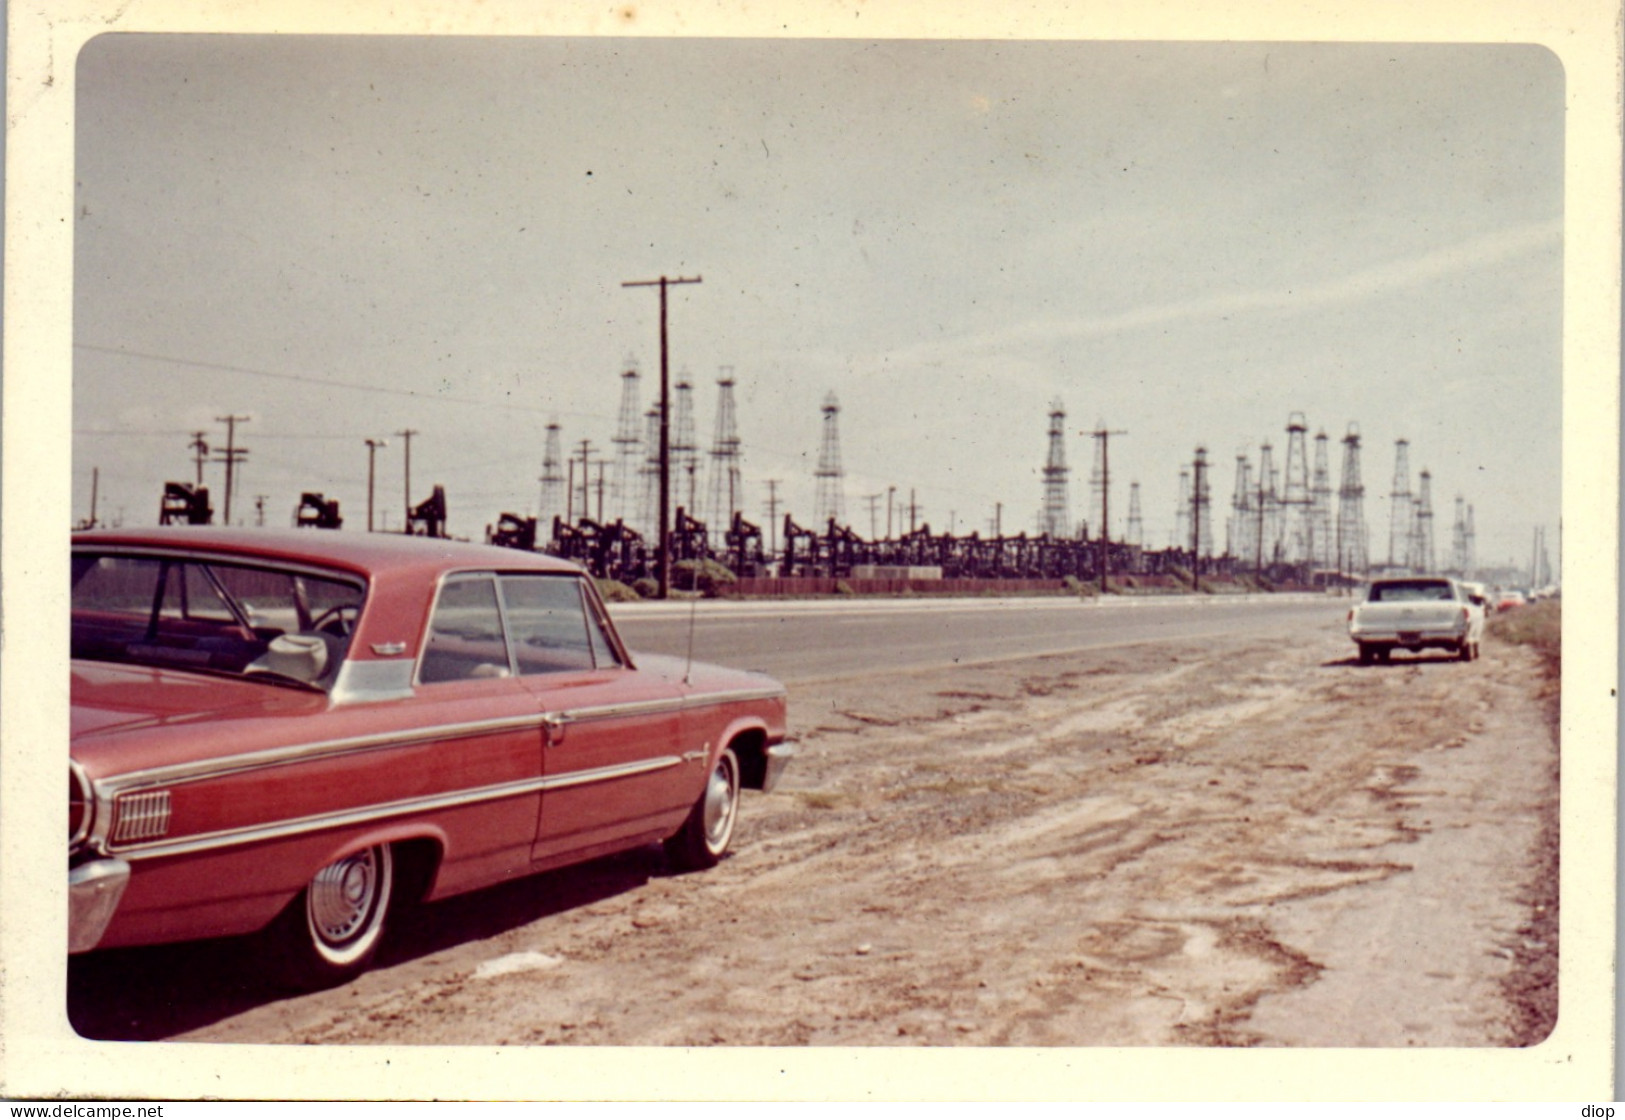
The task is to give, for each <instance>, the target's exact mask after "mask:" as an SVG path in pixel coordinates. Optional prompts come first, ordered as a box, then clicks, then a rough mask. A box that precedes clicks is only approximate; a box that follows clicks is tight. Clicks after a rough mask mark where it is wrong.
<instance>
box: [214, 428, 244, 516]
mask: <svg viewBox="0 0 1625 1120" xmlns="http://www.w3.org/2000/svg"><path fill="white" fill-rule="evenodd" d="M215 419H216V420H217V421H219V422H220V423H222V424H224V425H225V426H226V453H225V457H224V458H223V460H222V461H223V462H224V463H225V464H226V516H225V524H227V525H230V524H231V491H232V487H233V484H234V483H235V481H236V479H235V475H234V473H233V472H234V470H235V468H236V466H237V464H238V463H240V462H242V461H243V460H244V459H246V458H248V448H246V447H238V446H237V423H238V421H241V422H243V423H245V424H246V423H248V421H249V420H250V419H251V418H250V417H247V416H216V417H215Z"/></svg>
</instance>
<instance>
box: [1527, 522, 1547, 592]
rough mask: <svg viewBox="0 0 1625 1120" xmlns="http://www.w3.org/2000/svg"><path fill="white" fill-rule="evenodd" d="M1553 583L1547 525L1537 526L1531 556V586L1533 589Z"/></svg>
mask: <svg viewBox="0 0 1625 1120" xmlns="http://www.w3.org/2000/svg"><path fill="white" fill-rule="evenodd" d="M1551 584H1552V557H1551V553H1550V552H1548V551H1547V550H1546V526H1544V525H1537V526H1535V544H1534V548H1533V550H1532V551H1531V553H1530V557H1529V586H1530V588H1532V589H1536V590H1538V589H1540V588H1543V587H1550V586H1551Z"/></svg>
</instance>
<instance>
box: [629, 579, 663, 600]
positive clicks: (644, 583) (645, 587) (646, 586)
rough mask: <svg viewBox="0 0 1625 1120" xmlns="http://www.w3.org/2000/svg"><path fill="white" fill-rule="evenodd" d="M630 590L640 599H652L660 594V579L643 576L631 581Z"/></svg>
mask: <svg viewBox="0 0 1625 1120" xmlns="http://www.w3.org/2000/svg"><path fill="white" fill-rule="evenodd" d="M632 590H633V591H636V592H637V593H638V598H640V599H653V598H654V597H655V596H656V595H659V594H660V581H659V580H657V579H654V578H652V577H650V576H644V577H643V578H642V579H639V580H634V581H633V583H632Z"/></svg>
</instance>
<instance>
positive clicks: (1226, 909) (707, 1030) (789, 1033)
mask: <svg viewBox="0 0 1625 1120" xmlns="http://www.w3.org/2000/svg"><path fill="white" fill-rule="evenodd" d="M1347 644H1348V643H1347V639H1346V638H1345V637H1344V636H1343V635H1342V633H1341V629H1340V627H1337V626H1335V625H1331V624H1328V625H1327V626H1325V627H1324V628H1321V629H1317V630H1314V631H1311V632H1306V633H1300V634H1295V635H1290V636H1286V637H1277V638H1273V639H1269V640H1264V639H1261V638H1259V637H1257V636H1250V637H1247V636H1244V637H1237V638H1234V639H1232V640H1229V641H1226V642H1222V643H1207V644H1205V645H1195V644H1164V645H1149V646H1145V647H1136V648H1123V647H1117V648H1114V649H1111V650H1107V651H1098V652H1093V653H1079V654H1072V655H1065V656H1059V657H1046V658H1037V659H1033V660H1029V661H1025V662H1002V663H1000V664H997V665H991V666H960V667H957V668H954V669H948V670H932V671H929V672H916V673H909V674H900V675H898V676H894V677H888V678H883V679H880V678H877V679H875V680H871V681H850V680H848V681H839V682H824V683H821V684H809V685H806V686H801V687H798V688H793V689H792V695H791V701H792V707H791V712H792V720H793V731H794V733H795V734H796V736H797V737H798V739H799V740H800V743H799V745H800V751H801V753H800V756H799V757H798V759H797V761H796V764H795V765H794V766H793V767H791V769H790V770H789V772H788V773H787V775H786V778H785V781H784V783H783V784H782V785H781V787H780V789H779V790H777V791H775V792H774V793H772V794H770V795H765V796H762V795H755V796H752V797H749V798H748V799H747V801H746V803H745V806H744V810H743V813H742V816H741V825H740V832H739V834H738V836H737V839H736V844H737V849H736V852H735V854H734V855H732V856H731V857H730V858H729V859H727V860H725V861H724V863H723V864H722V866H721V867H719V868H717V869H715V870H713V871H711V872H708V873H704V874H700V875H690V876H681V877H668V876H665V875H663V874H662V873H661V872H660V870H659V868H658V861H657V860H655V859H654V857H652V856H650V855H649V854H647V853H643V854H638V853H634V854H631V855H629V856H625V857H617V859H618V861H619V862H612V863H611V864H609V865H607V867H606V868H601V869H600V870H599V871H598V872H592V871H590V870H589V871H587V872H581V873H578V874H579V875H588V876H590V875H591V874H595V873H596V874H604V875H611V874H612V873H613V874H614V875H622V876H624V877H625V878H626V879H627V880H628V881H629V882H630V883H631V885H630V886H628V887H626V888H625V889H619V890H612V891H608V892H606V893H604V894H603V896H602V897H597V898H595V899H594V900H592V901H590V902H588V903H586V904H584V905H579V906H571V907H565V908H563V909H559V910H557V911H551V912H548V913H546V914H544V916H542V917H541V918H539V919H537V920H535V921H531V922H528V923H525V924H522V925H518V926H516V927H514V928H511V929H508V930H505V931H503V932H501V933H499V934H497V935H496V936H493V937H491V938H489V939H486V940H484V941H475V942H468V943H457V944H453V945H451V946H449V947H447V948H446V949H444V950H443V951H441V952H439V953H436V954H435V955H434V956H433V957H432V958H426V959H414V960H409V961H404V962H402V963H400V964H398V965H396V966H395V967H392V968H386V969H383V970H380V971H379V972H378V973H374V974H369V975H368V976H366V977H363V978H362V979H361V980H360V981H358V982H357V983H356V984H354V985H351V986H350V987H349V988H347V989H345V990H342V991H340V992H335V993H325V994H320V995H315V996H307V997H301V999H299V1000H294V1001H287V1002H286V1003H285V1004H282V1005H278V1008H279V1009H278V1011H277V1012H276V1013H275V1014H272V1013H271V1010H270V1009H269V1008H259V1009H255V1010H254V1011H251V1012H250V1013H248V1014H246V1015H243V1016H239V1017H238V1018H237V1019H234V1020H231V1021H229V1022H226V1023H221V1024H216V1025H215V1026H214V1027H211V1028H206V1029H204V1030H202V1031H199V1032H194V1036H195V1037H199V1038H203V1037H214V1038H231V1039H233V1040H239V1041H240V1040H246V1039H248V1038H261V1039H266V1040H272V1039H282V1040H288V1039H297V1040H299V1041H312V1042H314V1041H325V1042H333V1041H342V1042H458V1043H465V1044H486V1043H501V1042H510V1043H594V1044H615V1045H643V1044H647V1045H714V1044H749V1045H823V1044H844V1045H962V1044H968V1045H1035V1046H1050V1045H1170V1044H1179V1045H1204V1046H1229V1045H1259V1044H1263V1045H1308V1044H1315V1045H1406V1044H1412V1043H1414V1044H1435V1045H1495V1044H1498V1043H1499V1042H1502V1041H1504V1033H1503V1034H1500V1035H1498V1034H1497V1031H1498V1030H1500V1029H1501V1028H1500V1027H1499V1026H1498V1025H1497V1024H1498V1023H1500V1022H1501V1021H1503V1020H1504V1019H1505V1017H1506V1015H1507V1014H1508V997H1507V996H1506V994H1505V993H1504V992H1503V991H1502V990H1501V988H1500V986H1499V985H1500V984H1501V982H1502V981H1503V980H1504V979H1505V978H1506V976H1507V974H1508V973H1509V971H1510V970H1511V969H1512V967H1513V961H1512V960H1511V959H1508V958H1507V957H1505V956H1502V955H1499V953H1500V951H1501V950H1504V949H1505V947H1506V943H1509V942H1511V941H1514V940H1516V939H1517V938H1518V937H1519V933H1518V930H1519V928H1520V924H1522V923H1524V922H1525V921H1526V919H1527V918H1528V917H1529V914H1528V913H1527V909H1528V908H1527V906H1524V905H1523V904H1521V903H1520V902H1519V901H1518V896H1519V892H1520V884H1521V883H1523V882H1525V881H1527V880H1528V878H1529V876H1530V875H1532V874H1534V873H1535V871H1534V865H1533V864H1532V862H1531V859H1530V855H1529V853H1530V852H1531V851H1532V850H1533V847H1534V843H1535V838H1536V837H1537V836H1538V835H1539V829H1540V822H1541V821H1542V820H1543V819H1544V816H1545V815H1549V814H1550V812H1551V811H1552V810H1553V809H1554V802H1553V797H1554V796H1555V786H1551V787H1550V788H1548V787H1547V786H1546V785H1544V784H1543V783H1544V782H1545V781H1546V777H1547V776H1549V773H1548V771H1547V770H1544V769H1542V767H1543V765H1544V764H1545V762H1549V761H1550V757H1551V754H1552V747H1551V743H1550V737H1549V735H1548V734H1547V733H1546V730H1545V728H1544V727H1543V726H1542V725H1541V722H1540V718H1539V711H1538V706H1535V705H1534V704H1533V702H1532V701H1530V702H1528V703H1520V697H1527V695H1528V694H1529V692H1530V689H1529V688H1528V687H1527V685H1528V683H1529V682H1528V681H1527V674H1528V672H1529V665H1528V664H1526V663H1525V661H1524V660H1523V657H1524V655H1523V653H1522V651H1520V650H1516V649H1511V648H1509V647H1491V646H1486V656H1485V658H1484V660H1483V661H1480V662H1477V663H1473V664H1458V663H1455V662H1446V661H1440V660H1425V661H1416V662H1406V661H1403V660H1396V661H1395V663H1394V664H1393V665H1391V666H1386V667H1371V668H1362V667H1359V666H1356V665H1353V664H1351V663H1350V662H1351V661H1352V659H1351V658H1350V657H1349V651H1348V649H1347V648H1346V647H1347ZM1520 753H1521V754H1522V755H1523V756H1524V762H1523V763H1522V764H1519V763H1517V762H1516V756H1518V755H1519V754H1520ZM1543 775H1544V776H1543ZM1492 834H1493V835H1492ZM640 861H641V862H640ZM556 881H557V880H552V879H551V878H550V877H547V876H544V877H542V878H541V879H539V880H536V881H535V883H536V888H535V889H537V890H541V891H546V890H548V889H549V883H550V882H556ZM1441 903H1442V904H1441ZM1534 940H1536V939H1535V938H1534V937H1525V938H1524V941H1534ZM1447 941H1448V942H1449V944H1445V942H1447ZM1552 951H1553V952H1555V939H1554V944H1553V947H1552ZM515 954H530V955H531V957H529V958H525V959H536V960H541V961H547V962H553V963H550V964H549V965H548V966H547V967H538V968H535V969H533V970H530V971H520V972H515V973H511V974H508V975H504V976H502V977H501V978H500V980H490V979H483V978H476V977H477V972H478V969H479V966H480V964H482V963H484V962H488V961H491V960H493V959H506V958H509V957H513V955H515ZM1514 955H1515V954H1514ZM1407 991H1409V992H1411V993H1413V995H1412V996H1409V997H1407V995H1406V992H1407ZM1351 993H1352V994H1351ZM1396 999H1397V1001H1398V1002H1397V1003H1393V1000H1396ZM1382 1000H1389V1001H1390V1003H1392V1004H1393V1007H1394V1008H1397V1010H1381V1009H1380V1007H1379V1004H1380V1002H1381V1001H1382ZM1429 1001H1431V1002H1429ZM1498 1016H1499V1017H1500V1018H1498Z"/></svg>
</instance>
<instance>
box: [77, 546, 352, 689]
mask: <svg viewBox="0 0 1625 1120" xmlns="http://www.w3.org/2000/svg"><path fill="white" fill-rule="evenodd" d="M72 578H73V592H72V611H73V617H72V636H71V652H72V655H73V656H74V657H76V658H81V659H85V660H92V661H114V662H126V663H130V664H142V665H165V666H171V667H178V668H195V669H208V670H212V671H217V672H228V673H244V672H246V671H249V670H251V669H253V668H255V667H256V663H258V662H260V660H261V659H262V658H263V657H264V655H265V653H266V650H267V648H268V647H269V646H270V644H271V642H272V641H273V640H274V639H276V638H279V637H281V636H283V635H284V634H316V635H320V636H321V639H322V642H323V644H324V645H325V646H326V647H327V657H326V659H325V663H326V664H327V665H328V666H329V667H330V668H331V669H333V670H336V668H337V663H338V662H339V661H340V660H342V658H343V654H344V650H345V648H346V646H347V645H348V642H349V635H350V631H351V629H352V628H353V626H354V624H355V620H356V618H357V616H358V615H359V613H360V608H361V603H362V601H363V600H364V599H365V597H366V587H365V585H364V584H363V583H362V581H361V580H359V579H355V578H351V577H346V576H339V575H336V574H335V575H331V576H329V575H321V574H316V573H313V572H308V571H296V570H291V569H285V568H278V567H271V566H262V565H256V564H253V563H251V562H248V563H245V562H239V561H230V562H223V561H213V560H204V559H200V558H196V557H168V556H151V555H122V554H117V553H94V552H77V553H75V554H74V557H73V572H72Z"/></svg>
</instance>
